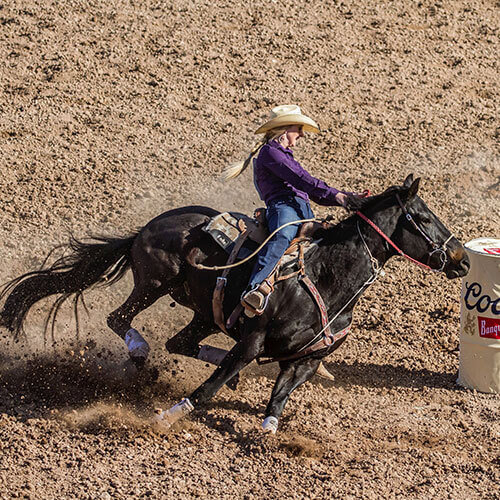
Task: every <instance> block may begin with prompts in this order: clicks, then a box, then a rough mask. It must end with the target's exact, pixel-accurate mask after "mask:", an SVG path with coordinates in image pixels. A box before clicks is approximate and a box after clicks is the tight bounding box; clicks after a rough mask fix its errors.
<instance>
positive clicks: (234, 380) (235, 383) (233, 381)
mask: <svg viewBox="0 0 500 500" xmlns="http://www.w3.org/2000/svg"><path fill="white" fill-rule="evenodd" d="M239 382H240V376H239V374H238V373H237V374H236V375H235V376H234V377H233V378H232V379H230V380H228V381H227V382H226V385H227V386H228V387H229V389H231V390H232V391H235V390H236V389H237V387H238V383H239Z"/></svg>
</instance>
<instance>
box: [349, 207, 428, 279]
mask: <svg viewBox="0 0 500 500" xmlns="http://www.w3.org/2000/svg"><path fill="white" fill-rule="evenodd" d="M356 215H359V216H360V217H361V218H362V219H363V220H364V221H365V222H366V223H368V224H370V226H371V227H373V229H375V231H377V233H378V234H380V236H382V238H384V240H385V241H387V243H389V245H391V246H392V247H393V248H394V249H395V250H396V251H397V252H398V253H399V255H401V256H402V257H404V258H405V259H408V260H411V261H412V262H414V263H415V264H417V265H418V266H420V267H423V268H424V269H431V268H430V267H429V266H427V265H426V264H423V263H422V262H420V261H418V260H415V259H414V258H413V257H410V256H409V255H407V254H405V253H404V252H403V250H401V249H400V248H399V247H398V246H397V245H396V244H395V243H394V242H393V241H392V240H391V239H390V238H389V236H387V235H386V234H385V233H384V232H383V231H382V230H381V229H380V228H379V227H378V226H377V225H376V224H375V223H374V222H372V221H371V220H370V219H369V218H368V217H366V216H365V215H364V214H362V213H361V212H360V211H359V210H358V211H357V212H356Z"/></svg>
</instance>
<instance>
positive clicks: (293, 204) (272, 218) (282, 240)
mask: <svg viewBox="0 0 500 500" xmlns="http://www.w3.org/2000/svg"><path fill="white" fill-rule="evenodd" d="M313 217H314V214H313V212H312V210H311V206H310V205H309V203H308V202H307V201H306V200H304V199H302V198H299V197H298V196H286V197H281V198H276V199H274V200H272V201H271V202H270V203H269V206H268V207H267V210H266V218H267V225H268V227H269V232H270V233H272V232H273V231H275V230H276V229H277V228H278V227H280V226H282V225H283V224H286V223H287V222H292V221H295V220H300V219H312V218H313ZM299 225H300V223H299V224H291V225H290V226H287V227H285V228H283V229H282V230H281V231H278V232H277V233H276V234H275V235H274V236H273V237H272V238H271V239H270V240H269V242H268V243H267V245H266V246H265V247H264V248H262V250H261V251H260V252H259V253H258V255H257V262H256V263H255V266H254V268H253V271H252V275H251V276H250V282H249V285H248V288H249V289H253V288H255V287H256V286H257V285H259V284H260V283H262V282H263V281H264V280H265V279H266V278H267V277H268V276H269V275H270V274H271V272H272V270H273V269H274V268H275V266H276V264H277V263H278V262H279V260H280V259H281V257H282V256H283V254H284V253H285V251H286V249H287V248H288V247H289V246H290V242H291V241H292V240H293V239H294V238H295V236H297V232H298V230H299Z"/></svg>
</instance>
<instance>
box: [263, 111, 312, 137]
mask: <svg viewBox="0 0 500 500" xmlns="http://www.w3.org/2000/svg"><path fill="white" fill-rule="evenodd" d="M269 118H270V119H269V120H268V121H267V122H266V123H264V125H261V126H260V127H259V128H258V129H257V130H256V131H255V133H256V134H265V133H266V132H267V131H269V130H272V129H273V128H278V127H286V126H287V125H302V127H303V129H304V132H313V133H314V134H319V125H318V124H317V123H316V122H315V121H314V120H312V119H311V118H309V117H308V116H306V115H303V114H302V111H301V110H300V108H299V106H296V105H295V104H283V105H281V106H276V107H274V108H273V109H272V110H271V115H270V117H269Z"/></svg>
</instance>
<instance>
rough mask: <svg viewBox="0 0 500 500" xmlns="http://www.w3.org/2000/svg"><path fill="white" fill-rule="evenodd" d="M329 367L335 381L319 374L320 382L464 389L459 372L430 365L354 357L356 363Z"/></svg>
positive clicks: (328, 384) (339, 384) (345, 384)
mask: <svg viewBox="0 0 500 500" xmlns="http://www.w3.org/2000/svg"><path fill="white" fill-rule="evenodd" d="M325 367H326V368H327V369H328V371H329V372H330V373H331V374H332V375H333V376H334V377H335V381H333V382H331V381H326V380H325V379H320V378H319V377H315V382H316V383H321V384H323V385H327V386H341V387H352V386H363V387H371V388H386V389H392V388H396V387H402V388H403V387H407V388H412V389H423V388H424V387H428V388H436V389H449V390H462V388H460V387H459V386H457V385H456V379H457V374H456V373H448V372H441V371H433V370H429V369H427V368H421V369H415V368H406V367H404V366H400V365H393V364H388V363H385V364H377V363H365V362H360V361H354V362H353V363H346V362H345V361H341V362H338V363H336V362H328V363H325Z"/></svg>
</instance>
